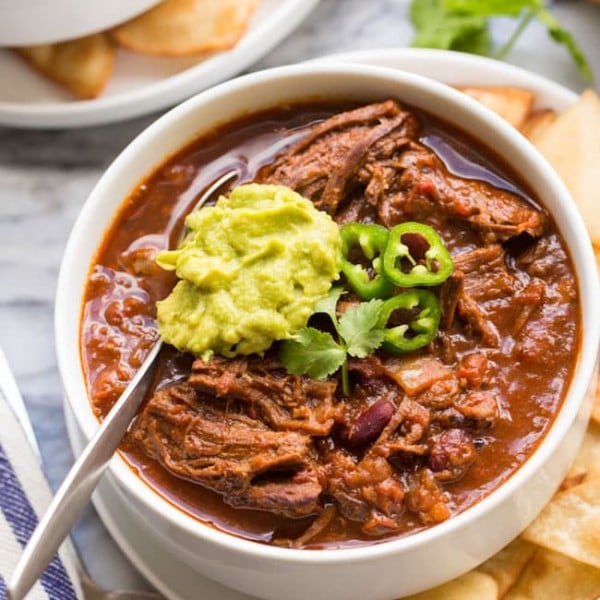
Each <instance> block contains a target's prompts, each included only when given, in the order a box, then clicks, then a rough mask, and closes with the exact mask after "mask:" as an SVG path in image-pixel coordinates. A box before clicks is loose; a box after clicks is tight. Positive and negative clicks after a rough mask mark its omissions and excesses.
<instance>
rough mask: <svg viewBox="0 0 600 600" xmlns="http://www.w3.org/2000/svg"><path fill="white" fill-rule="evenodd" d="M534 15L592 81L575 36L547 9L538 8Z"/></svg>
mask: <svg viewBox="0 0 600 600" xmlns="http://www.w3.org/2000/svg"><path fill="white" fill-rule="evenodd" d="M536 16H537V18H538V20H539V21H540V22H541V23H543V24H544V25H545V26H546V28H547V29H548V34H549V35H550V37H551V38H552V39H553V40H554V41H556V42H558V43H559V44H562V45H563V46H564V47H565V48H566V49H567V50H568V51H569V54H570V55H571V58H572V59H573V60H574V61H575V64H576V65H577V67H578V68H579V71H580V73H581V74H582V75H583V77H584V78H585V79H586V81H592V79H593V75H592V69H591V67H590V64H589V63H588V60H587V58H586V57H585V54H584V53H583V51H582V50H581V48H580V47H579V45H578V44H577V42H576V41H575V38H574V37H573V36H572V35H571V34H570V33H569V32H568V31H567V30H566V29H563V28H562V27H561V25H560V23H559V22H558V21H557V20H556V18H555V17H554V15H553V14H552V13H551V12H550V11H549V10H548V9H546V8H540V9H538V10H537V11H536Z"/></svg>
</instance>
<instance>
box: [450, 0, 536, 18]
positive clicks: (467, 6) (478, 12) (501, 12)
mask: <svg viewBox="0 0 600 600" xmlns="http://www.w3.org/2000/svg"><path fill="white" fill-rule="evenodd" d="M442 1H443V6H444V8H445V9H446V10H448V11H450V12H458V13H465V14H468V15H471V16H479V17H518V16H519V15H520V14H521V13H522V12H523V11H524V10H525V9H526V8H538V7H541V6H543V5H544V2H543V0H484V1H482V0H442Z"/></svg>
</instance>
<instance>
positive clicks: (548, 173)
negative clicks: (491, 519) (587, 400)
mask: <svg viewBox="0 0 600 600" xmlns="http://www.w3.org/2000/svg"><path fill="white" fill-rule="evenodd" d="M334 72H335V73H339V74H342V75H344V74H345V75H354V76H359V77H361V76H365V77H368V76H371V77H376V78H386V79H392V80H394V81H396V82H397V83H404V84H407V85H412V86H416V87H420V86H426V87H427V88H428V89H429V90H433V91H434V92H435V93H436V94H438V95H439V96H440V98H441V99H443V100H445V101H447V102H450V103H460V104H466V105H467V106H468V108H469V110H470V111H471V112H472V113H474V115H476V116H478V117H479V118H482V119H486V120H488V121H490V123H491V124H492V125H493V126H494V127H495V128H496V130H497V131H498V134H499V135H500V136H502V137H504V138H505V139H508V140H509V141H510V142H511V143H513V144H514V145H515V146H516V147H517V148H519V147H520V148H521V149H522V151H523V152H525V153H527V154H529V155H530V158H531V160H533V161H534V162H535V163H536V166H537V168H538V169H539V170H540V171H541V172H542V173H543V174H544V177H546V178H547V179H549V180H550V181H551V182H552V184H553V187H554V188H555V189H556V190H557V193H559V194H560V195H561V196H563V197H564V198H565V199H570V196H569V193H568V192H567V190H566V188H565V187H564V185H563V183H562V182H561V181H560V179H559V178H558V176H557V175H556V173H555V172H554V170H553V169H552V168H551V167H550V165H549V164H548V163H547V162H546V161H545V160H544V159H543V158H542V157H541V156H540V155H538V153H537V152H536V151H534V149H533V147H532V146H530V145H529V144H528V143H525V144H524V140H523V138H522V136H521V135H520V134H519V133H518V132H517V131H516V130H514V129H513V128H512V127H511V126H509V125H508V124H507V123H505V122H504V121H503V120H502V119H501V118H500V117H498V116H497V115H495V114H493V113H491V112H490V111H488V110H487V109H486V108H484V107H483V106H481V105H480V104H479V103H477V102H475V101H474V100H471V99H470V98H467V97H465V96H464V95H463V94H461V93H460V92H458V91H456V90H454V89H452V88H450V87H448V86H447V85H445V84H442V83H439V82H437V81H434V80H431V79H428V78H425V77H422V76H420V75H415V74H412V73H408V72H405V71H400V70H397V69H392V68H388V67H378V66H365V65H355V64H349V65H348V64H330V63H328V62H324V63H322V64H321V63H318V62H314V63H311V64H302V65H293V66H285V67H277V68H275V69H269V70H265V71H259V72H256V73H252V74H250V75H245V76H242V77H239V78H236V79H234V80H231V81H228V82H226V83H223V84H220V85H219V86H216V87H214V88H211V89H210V90H207V91H204V92H202V93H201V94H199V95H197V96H195V97H193V98H191V99H189V100H187V101H186V102H184V103H183V104H181V105H179V106H177V107H175V108H174V109H172V110H171V111H169V112H168V113H166V114H165V115H163V116H162V117H161V118H160V119H158V120H157V121H156V122H155V123H153V124H152V125H151V126H150V127H148V128H147V129H146V130H144V131H143V132H142V133H141V134H140V135H139V136H138V137H137V138H136V139H134V140H133V142H131V144H130V145H129V146H128V147H127V148H125V150H124V151H123V152H122V153H121V154H120V155H119V157H118V158H117V159H116V160H115V162H114V163H113V164H112V165H111V166H110V167H109V169H108V170H107V171H106V172H105V173H104V175H103V176H102V177H101V179H100V181H99V182H98V183H97V184H96V187H95V188H94V190H93V191H92V193H91V194H90V196H89V198H88V200H87V201H86V203H85V205H84V207H83V208H82V210H81V213H80V215H79V218H78V219H77V222H76V223H75V226H74V228H73V230H72V232H71V235H70V237H69V241H68V244H67V247H66V250H65V254H64V258H63V263H62V265H61V270H60V275H59V282H58V288H57V296H56V311H55V329H56V345H57V356H58V364H59V370H60V373H61V379H62V381H63V385H64V387H65V398H66V400H65V401H67V402H68V401H69V400H68V397H69V389H70V387H71V386H72V382H73V372H72V368H73V365H69V356H71V357H72V355H70V352H69V351H68V345H66V344H64V343H61V342H63V340H62V333H61V332H62V331H64V328H65V323H66V321H67V320H68V316H67V315H64V314H62V313H61V311H60V310H59V308H60V307H61V306H62V305H63V303H64V302H65V300H66V298H67V296H68V294H69V287H70V286H69V277H70V272H69V271H70V267H71V262H72V260H73V258H72V257H73V256H74V255H75V254H76V249H77V245H78V242H79V240H80V238H81V237H82V236H83V235H85V231H86V229H87V226H88V224H89V223H90V222H92V221H93V212H94V208H95V205H96V204H97V203H98V202H99V201H100V200H101V198H102V195H103V189H104V188H106V187H109V185H110V182H111V180H112V178H113V177H114V176H115V174H116V173H118V170H119V168H120V165H122V164H125V163H126V162H127V160H130V159H131V158H132V157H134V156H135V154H136V153H137V152H138V149H140V148H142V147H144V146H145V145H146V144H147V143H149V142H151V141H152V139H153V138H155V137H156V136H159V135H160V134H161V132H162V130H163V129H165V128H168V127H169V126H170V124H171V123H173V122H175V121H177V120H178V119H179V118H181V117H183V116H185V115H186V114H187V113H188V112H193V111H194V110H196V107H197V106H198V105H200V106H201V105H202V104H203V103H204V102H206V101H209V100H211V99H214V98H217V97H220V96H224V95H227V94H230V93H235V92H236V91H239V90H242V89H244V88H245V87H246V86H249V85H260V84H261V83H262V82H265V81H269V80H271V79H273V78H278V77H282V76H305V75H306V74H311V73H315V74H316V73H334ZM156 166H157V165H152V166H151V167H150V168H149V170H148V172H149V173H150V172H151V170H152V169H153V168H155V167H156ZM525 179H527V178H526V177H525ZM567 210H568V212H569V213H570V214H571V218H572V226H573V227H574V228H575V230H576V231H577V232H578V236H577V237H578V239H580V240H587V239H588V237H587V232H586V229H585V226H584V223H583V220H582V218H581V216H580V215H579V213H578V212H577V211H576V209H575V208H574V206H571V203H569V204H568V206H567ZM559 228H560V224H559ZM581 252H582V254H583V257H584V260H583V261H582V263H581V264H580V265H576V267H577V268H578V279H579V285H580V292H581V291H582V287H581V286H582V285H586V286H588V287H589V290H588V293H587V297H589V302H588V304H589V306H590V307H591V306H594V305H595V306H598V305H600V289H599V285H598V280H597V273H596V267H595V260H594V256H593V253H592V249H591V246H590V245H589V244H586V243H585V241H582V247H581ZM581 300H582V309H583V308H584V307H583V302H584V301H585V298H584V297H583V296H582V297H581ZM589 314H590V311H588V317H589ZM584 316H585V315H584V314H583V313H582V332H581V338H582V339H581V349H580V355H579V357H578V364H577V366H576V372H577V375H578V376H577V377H573V380H572V381H571V385H570V387H569V391H568V393H567V395H566V396H565V398H564V401H563V405H562V407H561V410H560V412H559V414H558V415H557V417H556V418H555V420H554V423H553V425H552V426H551V428H550V430H549V431H548V432H547V433H546V435H545V437H544V439H543V440H542V442H541V444H540V445H539V446H538V448H537V449H536V450H535V452H534V454H533V455H532V456H531V457H530V458H529V459H528V460H527V461H526V462H525V463H524V464H523V465H522V466H521V467H520V468H519V469H518V470H517V471H516V472H515V473H513V475H512V476H511V477H509V479H508V480H506V481H505V482H503V483H502V484H501V485H500V486H499V487H498V488H496V489H495V490H494V491H492V492H491V493H490V494H488V495H487V496H486V497H485V498H484V499H482V500H481V501H480V502H478V503H477V504H475V505H474V506H472V507H470V508H468V509H466V510H464V511H463V512H462V513H460V514H458V515H455V516H453V517H452V518H451V519H449V520H448V521H445V522H443V523H441V524H438V525H436V526H435V527H431V528H428V529H425V530H423V531H419V532H416V533H414V534H410V535H408V536H404V537H400V538H391V539H388V540H384V541H381V542H377V543H373V544H369V545H365V546H359V547H352V548H340V549H323V550H294V549H287V548H278V547H274V546H269V545H265V544H260V543H257V542H254V541H250V540H245V539H242V538H239V537H236V536H235V535H233V534H230V533H226V532H222V531H220V530H218V529H216V528H213V527H211V526H210V525H206V524H204V523H202V522H201V521H199V520H197V519H195V518H194V517H192V516H190V515H188V514H186V513H185V512H184V511H183V510H180V509H178V508H175V507H174V506H172V505H170V504H169V503H168V502H166V501H165V500H163V499H162V497H161V496H160V494H158V493H157V492H156V491H154V490H153V489H152V488H151V487H150V486H149V485H147V484H146V483H144V482H143V481H142V480H141V479H140V478H139V477H137V476H136V475H135V474H134V472H133V470H132V469H131V468H130V467H129V466H128V465H127V463H126V462H125V461H124V459H123V458H121V457H120V456H119V457H115V459H113V461H112V462H111V465H110V469H111V471H112V472H113V474H114V475H115V477H116V479H117V481H118V482H119V484H120V485H122V486H124V487H125V488H126V489H128V490H129V491H130V492H131V493H133V495H134V496H135V498H136V500H138V501H139V502H141V503H142V504H143V505H145V506H146V507H147V508H148V509H149V510H151V511H153V512H155V513H156V512H159V511H160V513H161V516H162V518H164V519H166V520H167V521H168V522H170V523H171V524H172V525H173V526H175V527H176V528H180V529H184V530H187V531H188V533H192V534H193V535H195V536H198V537H200V538H203V539H204V540H205V541H208V542H211V543H215V544H217V545H219V546H221V547H223V548H226V549H229V550H232V551H234V552H237V553H243V554H246V555H247V556H252V557H256V558H269V559H275V560H279V561H281V562H297V563H302V564H327V563H342V562H344V563H357V562H362V561H364V560H367V559H368V560H371V559H376V558H377V557H379V556H384V555H389V554H395V553H398V552H405V551H407V550H409V549H410V548H412V547H415V546H420V545H423V544H426V543H428V542H429V541H431V540H433V539H435V538H437V537H439V536H442V535H445V534H449V533H451V532H453V531H455V530H457V529H459V528H460V527H462V526H463V525H464V524H466V523H468V522H469V521H471V520H474V519H477V518H478V517H479V516H481V515H482V514H483V513H486V512H488V511H490V510H493V508H494V507H495V506H497V505H498V504H500V503H501V502H503V501H505V500H506V499H507V498H508V497H509V496H510V495H511V494H513V493H514V491H515V490H516V489H518V488H519V487H520V486H521V485H522V484H523V483H524V482H525V481H526V480H528V479H529V478H530V477H531V476H532V475H533V474H534V473H536V472H537V471H538V470H539V469H540V468H541V467H542V465H544V464H545V462H546V461H547V460H548V459H549V458H550V456H551V454H552V453H553V451H554V450H555V449H556V446H557V444H558V443H559V442H560V440H562V438H563V437H564V435H565V434H566V432H567V431H568V430H569V429H570V427H571V425H572V424H573V422H574V420H575V419H576V418H577V413H578V408H579V407H580V405H581V403H582V402H583V398H584V397H585V393H586V388H587V385H588V383H589V381H590V380H591V377H592V374H593V372H594V368H595V363H596V354H597V350H598V343H599V340H600V320H599V319H598V318H596V319H595V320H593V321H592V325H591V326H590V327H583V317H584ZM590 318H591V317H590ZM77 356H79V347H77ZM71 362H73V361H71ZM76 370H77V371H78V372H79V378H82V374H81V368H80V365H79V362H78V364H77V368H76ZM71 406H72V407H73V408H74V414H75V415H76V417H77V420H78V422H79V424H80V426H81V427H82V430H83V432H84V434H85V435H86V437H87V438H88V439H90V438H91V437H92V435H93V434H94V432H95V430H96V429H97V428H98V423H97V422H95V420H93V419H94V417H93V414H92V412H91V410H89V414H86V415H84V418H83V420H82V419H81V418H80V417H81V416H82V414H81V410H78V405H77V404H75V403H71ZM88 408H89V405H88ZM567 409H569V410H567Z"/></svg>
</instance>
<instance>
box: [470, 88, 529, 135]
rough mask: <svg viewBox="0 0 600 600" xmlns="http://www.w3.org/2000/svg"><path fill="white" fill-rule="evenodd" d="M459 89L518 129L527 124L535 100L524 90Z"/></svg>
mask: <svg viewBox="0 0 600 600" xmlns="http://www.w3.org/2000/svg"><path fill="white" fill-rule="evenodd" d="M458 89H459V90H460V91H461V92H464V93H465V94H467V96H470V97H471V98H473V99H475V100H477V101H478V102H481V104H483V105H485V106H487V107H488V108H490V109H491V110H493V111H494V112H495V113H497V114H499V115H500V116H501V117H502V118H503V119H505V120H506V121H508V122H509V123H510V124H511V125H512V126H513V127H516V128H517V129H521V127H522V126H523V124H524V123H525V121H526V119H527V118H528V116H529V113H530V112H531V109H532V107H533V102H534V100H535V95H534V93H533V92H531V91H529V90H525V89H523V88H515V87H493V86H490V87H481V88H479V87H462V86H459V87H458Z"/></svg>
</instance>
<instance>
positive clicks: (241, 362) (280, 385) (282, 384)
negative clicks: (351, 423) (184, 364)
mask: <svg viewBox="0 0 600 600" xmlns="http://www.w3.org/2000/svg"><path fill="white" fill-rule="evenodd" d="M189 382H190V384H191V385H192V386H193V387H194V388H195V389H197V390H198V391H200V392H206V393H208V394H210V395H212V396H216V397H217V398H222V399H223V401H227V402H229V401H230V400H238V401H241V402H243V403H244V404H245V405H246V407H247V409H248V410H249V411H250V412H251V413H254V414H256V415H257V416H259V417H260V418H261V419H263V420H264V421H265V422H266V423H268V424H269V425H271V426H272V427H273V428H275V429H283V430H297V431H303V432H305V433H309V434H313V435H327V434H328V433H329V432H330V431H331V427H332V426H333V423H334V417H335V416H336V414H337V412H338V409H337V408H336V405H335V398H334V393H335V389H336V386H337V383H336V382H335V381H333V380H326V381H316V380H314V379H310V378H308V377H301V376H299V375H290V374H288V373H287V372H286V371H285V369H283V368H282V367H281V365H280V364H279V363H277V362H276V361H275V360H274V359H269V358H268V357H266V358H264V359H262V358H260V357H258V356H252V357H237V358H235V359H226V358H222V357H218V356H214V357H213V358H211V360H210V361H208V362H204V361H203V360H200V359H199V360H196V361H194V364H193V367H192V375H191V376H190V378H189Z"/></svg>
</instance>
